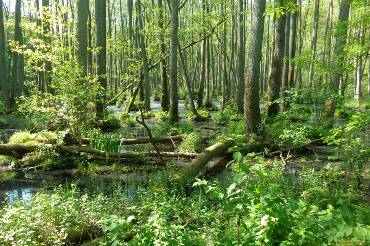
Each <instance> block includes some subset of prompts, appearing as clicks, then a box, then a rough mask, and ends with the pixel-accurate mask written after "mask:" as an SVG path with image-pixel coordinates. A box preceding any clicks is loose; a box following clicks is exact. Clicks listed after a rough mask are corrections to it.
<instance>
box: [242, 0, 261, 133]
mask: <svg viewBox="0 0 370 246" xmlns="http://www.w3.org/2000/svg"><path fill="white" fill-rule="evenodd" d="M265 7H266V0H257V1H256V2H255V3H254V11H253V13H254V15H253V19H252V27H251V34H250V46H249V58H248V60H249V61H248V69H247V81H246V87H245V98H244V100H245V104H244V117H245V123H246V126H247V132H248V133H256V132H257V129H258V125H259V124H260V123H261V113H260V107H259V103H260V102H259V77H260V64H261V60H262V43H263V31H264V16H263V15H264V12H265Z"/></svg>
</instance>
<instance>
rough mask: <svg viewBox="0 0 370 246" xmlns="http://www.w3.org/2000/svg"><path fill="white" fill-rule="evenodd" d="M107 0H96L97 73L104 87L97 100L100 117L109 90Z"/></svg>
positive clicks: (97, 111)
mask: <svg viewBox="0 0 370 246" xmlns="http://www.w3.org/2000/svg"><path fill="white" fill-rule="evenodd" d="M106 11H107V10H106V0H95V26H96V47H97V48H98V52H97V57H96V66H97V68H96V74H97V76H98V81H99V84H100V86H101V88H102V91H101V93H99V95H98V98H97V101H96V113H97V116H98V117H102V116H103V111H104V101H105V96H106V90H107V26H106V22H107V19H106V18H107V17H106Z"/></svg>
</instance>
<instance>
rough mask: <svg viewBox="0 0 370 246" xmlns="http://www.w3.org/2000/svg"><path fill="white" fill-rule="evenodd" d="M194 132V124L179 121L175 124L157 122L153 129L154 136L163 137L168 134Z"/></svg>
mask: <svg viewBox="0 0 370 246" xmlns="http://www.w3.org/2000/svg"><path fill="white" fill-rule="evenodd" d="M192 132H194V125H193V124H191V123H187V122H179V123H177V124H175V125H173V124H171V123H169V122H159V123H158V124H157V126H156V128H154V129H153V136H154V137H163V136H168V135H172V136H173V135H181V134H186V133H192Z"/></svg>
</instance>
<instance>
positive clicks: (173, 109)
mask: <svg viewBox="0 0 370 246" xmlns="http://www.w3.org/2000/svg"><path fill="white" fill-rule="evenodd" d="M178 8H179V0H171V24H172V28H171V59H170V62H171V63H170V81H171V86H170V121H171V122H173V123H174V122H178V121H179V110H178V91H177V90H178V85H177V82H178V81H177V46H178V40H177V33H178V28H179V13H178Z"/></svg>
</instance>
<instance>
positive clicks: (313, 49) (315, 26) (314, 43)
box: [308, 0, 320, 87]
mask: <svg viewBox="0 0 370 246" xmlns="http://www.w3.org/2000/svg"><path fill="white" fill-rule="evenodd" d="M319 14H320V0H316V1H315V10H314V17H313V30H312V41H311V52H312V53H311V62H310V67H309V71H308V84H309V86H310V87H311V85H312V83H313V80H314V71H315V61H316V50H317V31H318V29H319V17H320V15H319Z"/></svg>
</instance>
